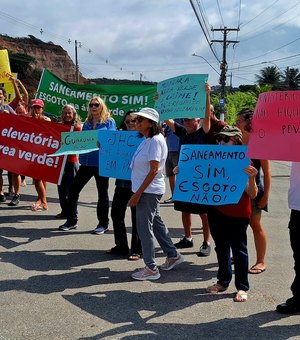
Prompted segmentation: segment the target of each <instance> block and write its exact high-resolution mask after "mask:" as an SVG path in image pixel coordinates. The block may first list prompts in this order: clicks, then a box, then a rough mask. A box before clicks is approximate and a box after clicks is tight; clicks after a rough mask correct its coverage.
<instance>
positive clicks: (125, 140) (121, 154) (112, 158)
mask: <svg viewBox="0 0 300 340" xmlns="http://www.w3.org/2000/svg"><path fill="white" fill-rule="evenodd" d="M98 131H99V133H98V140H99V143H100V148H99V175H100V176H104V177H113V178H119V179H127V180H130V179H131V169H130V163H131V159H132V156H133V154H134V153H135V151H136V149H137V147H138V146H139V145H140V143H141V142H142V141H143V139H144V138H142V137H139V133H138V132H136V131H118V130H117V131H109V130H98Z"/></svg>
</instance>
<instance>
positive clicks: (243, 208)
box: [207, 125, 258, 302]
mask: <svg viewBox="0 0 300 340" xmlns="http://www.w3.org/2000/svg"><path fill="white" fill-rule="evenodd" d="M216 140H217V142H218V144H220V145H224V146H225V145H226V146H230V145H242V132H241V130H240V129H239V128H237V127H232V126H229V125H228V126H225V127H224V128H223V129H222V130H221V131H220V132H219V133H217V134H216ZM244 171H245V172H246V173H247V174H248V176H249V179H248V183H247V186H246V189H245V191H244V193H243V194H242V197H241V198H240V200H239V202H238V203H237V204H225V205H218V206H210V207H209V210H208V221H209V227H210V231H211V235H212V237H213V239H214V242H215V246H216V247H215V250H216V253H217V258H218V265H219V269H218V275H217V278H218V282H217V283H215V284H213V285H212V286H209V287H208V288H207V292H209V293H215V294H216V293H219V292H224V291H225V290H227V288H228V286H229V284H230V281H231V279H232V264H231V257H230V250H232V254H233V260H234V271H235V286H236V288H237V293H236V294H235V297H234V301H235V302H244V301H247V291H248V290H249V281H248V249H247V227H248V224H249V221H250V216H251V199H253V198H255V197H256V195H257V191H258V189H257V185H256V182H255V176H256V175H257V170H256V169H255V167H254V166H252V165H248V166H247V167H246V168H245V169H244ZM237 176H238V174H237Z"/></svg>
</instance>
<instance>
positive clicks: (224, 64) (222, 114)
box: [211, 26, 240, 121]
mask: <svg viewBox="0 0 300 340" xmlns="http://www.w3.org/2000/svg"><path fill="white" fill-rule="evenodd" d="M211 30H212V31H213V32H215V31H219V32H223V40H212V41H211V42H212V43H213V42H220V43H222V44H223V57H222V62H221V64H220V70H221V75H220V80H219V84H220V85H221V98H220V108H221V112H220V120H221V121H224V119H225V88H226V72H227V69H228V66H227V61H226V49H227V46H228V45H229V44H237V43H238V42H239V41H236V40H227V32H229V31H239V30H240V29H239V28H227V27H226V26H225V27H224V28H217V29H213V28H212V29H211Z"/></svg>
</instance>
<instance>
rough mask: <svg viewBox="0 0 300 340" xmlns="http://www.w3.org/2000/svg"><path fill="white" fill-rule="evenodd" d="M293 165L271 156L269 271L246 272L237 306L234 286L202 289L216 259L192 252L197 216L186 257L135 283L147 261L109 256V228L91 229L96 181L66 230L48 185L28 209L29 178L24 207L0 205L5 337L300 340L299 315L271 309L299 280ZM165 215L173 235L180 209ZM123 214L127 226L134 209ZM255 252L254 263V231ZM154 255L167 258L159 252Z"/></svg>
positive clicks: (0, 335)
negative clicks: (292, 242)
mask: <svg viewBox="0 0 300 340" xmlns="http://www.w3.org/2000/svg"><path fill="white" fill-rule="evenodd" d="M289 171H290V164H289V163H285V162H272V172H273V184H272V193H271V199H270V203H269V210H270V212H269V213H266V214H264V216H263V223H264V226H265V228H266V231H267V233H268V239H269V244H268V254H267V270H266V272H265V273H263V274H261V275H251V276H250V284H251V291H250V293H249V300H248V302H247V303H240V304H238V303H234V302H233V301H232V297H233V293H234V292H235V289H234V285H233V284H231V286H230V289H229V290H228V291H226V292H225V293H224V294H220V295H217V296H215V295H209V294H207V293H206V292H205V288H206V287H207V286H208V285H209V284H211V283H212V282H215V281H216V271H217V261H216V256H215V253H214V252H213V253H212V255H211V256H210V257H209V258H198V257H197V256H196V255H195V253H196V251H197V250H198V247H199V246H200V243H201V242H202V230H201V228H200V220H199V218H197V216H194V217H193V225H194V228H193V232H194V241H195V247H194V248H190V249H187V250H183V252H182V253H183V254H184V256H185V263H184V264H182V265H181V266H180V267H178V268H176V269H175V270H173V271H170V272H163V273H162V276H161V279H160V280H158V281H155V282H136V281H132V280H131V278H130V273H131V272H132V271H133V270H134V269H135V268H136V267H140V266H142V265H143V262H142V260H140V261H138V262H129V261H127V260H126V259H122V258H114V257H112V256H110V255H107V254H106V253H105V250H107V249H109V248H110V247H112V246H113V234H112V231H110V232H109V233H107V234H105V235H101V236H97V235H92V234H90V230H92V229H93V228H94V227H95V225H96V211H95V204H96V191H95V188H94V182H93V181H91V183H89V185H88V187H86V188H85V189H84V191H83V193H82V195H81V197H80V207H79V214H80V220H79V226H80V227H79V229H77V230H75V231H74V230H72V231H70V232H60V231H58V230H57V227H58V225H59V221H57V220H55V218H54V215H55V214H56V213H58V212H59V208H58V200H57V192H56V186H54V185H49V190H48V197H49V202H50V204H49V211H47V212H41V211H39V212H32V211H31V210H30V209H29V206H30V204H31V203H32V202H33V201H34V198H35V190H34V187H33V185H31V184H30V182H31V181H30V179H28V181H29V184H28V185H27V186H26V187H25V188H23V194H22V201H21V203H20V206H19V207H17V208H10V207H8V206H7V204H1V205H0V223H1V229H0V230H1V237H0V251H1V253H0V256H1V264H0V266H1V267H0V268H1V285H0V305H1V317H0V339H126V338H130V339H132V338H136V339H139V338H143V339H145V338H146V339H196V338H197V339H209V338H210V339H220V338H225V339H256V338H261V339H291V338H293V339H300V325H299V320H300V318H299V315H294V316H282V315H279V314H277V313H276V312H274V308H275V306H276V305H277V304H278V303H281V302H283V301H284V300H285V299H286V298H288V297H289V296H290V292H289V286H290V283H291V281H292V279H293V268H292V257H291V250H290V247H289V241H288V230H287V223H288V217H289V210H288V207H287V190H288V182H289ZM113 184H114V183H113V181H111V186H110V198H112V190H113V188H114V185H113ZM168 197H169V193H166V195H165V198H168ZM161 212H162V216H163V218H164V220H165V222H166V224H167V225H168V226H169V228H170V232H171V235H172V237H173V239H174V240H175V241H177V240H178V239H179V238H180V237H181V234H182V227H181V221H180V213H178V212H175V211H174V210H173V206H172V205H162V206H161ZM126 218H127V221H128V225H130V220H129V214H128V216H127V217H126ZM128 232H129V233H130V228H128ZM129 236H130V235H129ZM249 252H250V262H251V263H254V261H255V254H254V248H253V236H252V232H251V230H250V229H249ZM157 257H158V262H159V263H162V262H163V261H164V258H163V255H162V253H161V252H158V253H157Z"/></svg>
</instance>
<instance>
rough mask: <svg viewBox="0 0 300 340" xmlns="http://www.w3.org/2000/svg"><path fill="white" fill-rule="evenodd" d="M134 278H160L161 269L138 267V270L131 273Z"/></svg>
mask: <svg viewBox="0 0 300 340" xmlns="http://www.w3.org/2000/svg"><path fill="white" fill-rule="evenodd" d="M131 277H132V278H133V279H134V280H139V281H145V280H158V279H159V278H160V274H159V270H158V268H156V269H155V270H151V269H150V268H149V267H147V266H146V267H145V268H141V269H138V270H137V271H136V272H134V273H132V274H131Z"/></svg>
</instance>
